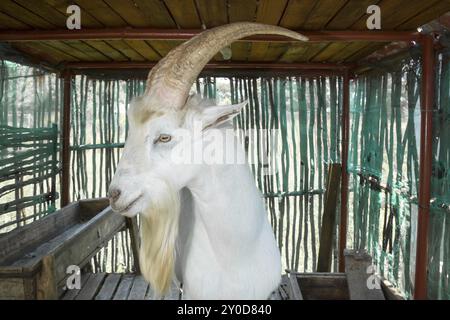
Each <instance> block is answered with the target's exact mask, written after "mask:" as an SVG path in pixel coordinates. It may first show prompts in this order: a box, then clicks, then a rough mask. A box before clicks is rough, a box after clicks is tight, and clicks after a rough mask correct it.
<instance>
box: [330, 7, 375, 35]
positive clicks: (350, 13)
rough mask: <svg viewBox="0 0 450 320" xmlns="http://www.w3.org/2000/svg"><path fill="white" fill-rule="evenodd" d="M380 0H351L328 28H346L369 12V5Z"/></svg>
mask: <svg viewBox="0 0 450 320" xmlns="http://www.w3.org/2000/svg"><path fill="white" fill-rule="evenodd" d="M378 2H380V0H349V1H348V2H347V3H346V4H345V5H344V6H343V7H342V9H341V10H340V11H339V12H338V13H337V14H336V16H335V17H334V18H333V19H332V20H331V21H330V22H329V23H328V24H327V25H326V29H327V30H345V29H347V28H350V27H351V26H352V24H354V23H355V21H357V20H360V19H361V18H362V17H363V16H365V15H366V14H367V7H368V6H370V5H374V4H375V5H376V4H377V3H378ZM366 19H367V18H366Z"/></svg>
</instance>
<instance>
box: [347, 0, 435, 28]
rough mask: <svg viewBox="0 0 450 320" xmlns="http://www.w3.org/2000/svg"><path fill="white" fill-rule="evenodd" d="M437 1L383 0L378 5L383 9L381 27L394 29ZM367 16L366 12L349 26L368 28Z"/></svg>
mask: <svg viewBox="0 0 450 320" xmlns="http://www.w3.org/2000/svg"><path fill="white" fill-rule="evenodd" d="M437 1H442V0H437ZM435 2H436V0H428V1H405V0H382V1H380V2H379V3H378V6H379V7H380V10H381V29H382V30H394V29H395V27H397V26H398V25H400V24H402V23H403V22H405V21H407V20H408V19H409V18H411V16H414V15H415V14H416V13H417V12H420V11H422V10H424V9H425V8H428V7H429V6H430V5H433V3H435ZM367 17H368V15H367V14H365V15H364V16H363V17H361V18H360V19H359V20H358V21H356V22H355V23H354V24H353V25H352V26H351V27H349V28H350V29H352V30H364V29H367V26H366V22H367ZM416 27H417V26H416ZM413 29H414V28H413Z"/></svg>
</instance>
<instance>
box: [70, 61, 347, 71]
mask: <svg viewBox="0 0 450 320" xmlns="http://www.w3.org/2000/svg"><path fill="white" fill-rule="evenodd" d="M157 63H158V62H68V63H67V64H65V67H66V68H67V69H77V70H80V69H108V70H110V69H115V70H118V69H151V68H153V67H154V66H155V65H156V64H157ZM352 66H353V65H351V64H342V63H339V64H337V63H313V62H305V63H264V62H210V63H208V64H206V66H205V68H204V69H206V70H208V69H214V70H217V69H222V70H228V69H250V70H255V69H258V70H260V69H263V70H272V69H277V70H345V69H347V68H350V67H352Z"/></svg>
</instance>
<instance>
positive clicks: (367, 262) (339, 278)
mask: <svg viewBox="0 0 450 320" xmlns="http://www.w3.org/2000/svg"><path fill="white" fill-rule="evenodd" d="M344 256H345V273H327V272H318V273H297V272H288V274H289V283H288V287H289V289H290V291H289V297H290V299H292V300H402V299H403V298H402V296H401V295H400V294H399V292H398V291H396V290H395V289H394V288H393V286H391V285H390V284H389V283H388V282H387V281H385V280H383V279H381V278H379V277H378V275H376V274H375V273H374V272H373V269H372V268H371V265H372V258H371V257H370V255H368V254H367V253H366V252H365V251H364V252H358V251H355V250H345V252H344Z"/></svg>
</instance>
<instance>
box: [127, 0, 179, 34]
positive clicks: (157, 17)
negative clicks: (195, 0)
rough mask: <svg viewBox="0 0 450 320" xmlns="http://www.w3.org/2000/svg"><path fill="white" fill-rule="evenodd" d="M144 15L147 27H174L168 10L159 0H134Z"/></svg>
mask: <svg viewBox="0 0 450 320" xmlns="http://www.w3.org/2000/svg"><path fill="white" fill-rule="evenodd" d="M134 2H135V3H136V5H137V6H138V8H139V10H140V11H141V12H142V13H143V14H144V15H145V17H146V19H147V22H148V26H149V27H157V28H176V27H177V25H176V24H175V21H173V19H172V17H171V15H170V13H169V11H167V8H166V6H165V5H164V3H163V1H161V0H134Z"/></svg>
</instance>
